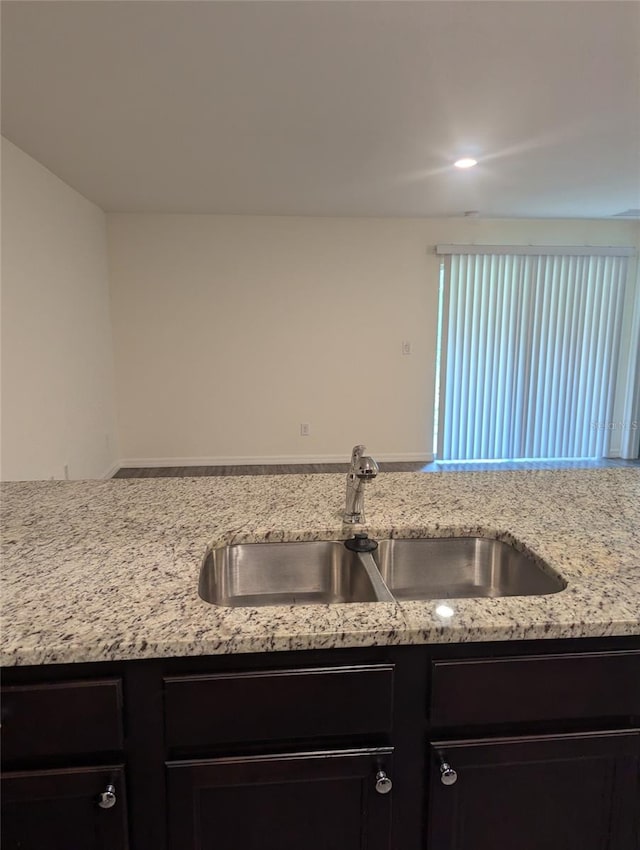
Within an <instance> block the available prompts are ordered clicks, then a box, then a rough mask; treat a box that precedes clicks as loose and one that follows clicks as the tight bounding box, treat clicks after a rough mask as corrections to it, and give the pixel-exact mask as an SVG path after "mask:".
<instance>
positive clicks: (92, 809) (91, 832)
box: [2, 766, 128, 850]
mask: <svg viewBox="0 0 640 850" xmlns="http://www.w3.org/2000/svg"><path fill="white" fill-rule="evenodd" d="M108 785H112V786H113V787H114V788H115V796H116V800H115V804H114V805H113V806H111V807H110V808H101V807H100V806H99V805H98V801H99V798H100V794H101V793H103V792H104V791H105V790H106V788H107V786H108ZM109 802H110V800H109ZM127 847H128V840H127V817H126V807H125V797H124V771H123V769H122V767H121V766H116V767H100V768H78V769H71V770H43V771H24V772H15V773H3V774H2V850H126V848H127Z"/></svg>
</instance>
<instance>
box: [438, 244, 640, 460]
mask: <svg viewBox="0 0 640 850" xmlns="http://www.w3.org/2000/svg"><path fill="white" fill-rule="evenodd" d="M446 249H447V246H439V247H438V251H439V253H443V254H447V256H446V259H445V287H444V304H443V310H442V317H443V328H442V352H441V376H440V394H441V395H440V402H439V410H440V425H439V429H438V442H439V446H438V455H439V457H440V458H441V459H443V460H491V459H506V458H571V457H581V458H584V457H601V456H603V455H605V454H606V452H607V448H608V438H609V436H610V433H611V432H610V429H609V428H608V427H607V423H609V422H610V421H611V420H612V418H613V404H614V393H615V385H616V376H617V368H618V353H619V347H620V331H621V324H622V312H623V303H624V292H625V285H626V277H627V256H628V253H627V252H626V251H625V249H620V254H623V255H622V256H616V255H614V254H613V253H612V252H609V253H608V254H607V253H605V254H604V255H602V254H598V255H594V254H588V253H586V252H584V251H583V252H580V251H578V252H577V253H575V254H574V253H573V252H571V253H569V252H568V251H567V253H561V252H560V251H559V250H554V251H553V252H550V253H524V252H523V253H508V249H504V250H501V251H499V252H496V253H491V252H490V251H488V250H485V251H483V252H482V253H472V251H473V250H474V249H473V248H469V249H468V251H465V252H461V253H456V252H454V251H450V252H449V251H447V250H446ZM476 250H477V249H476ZM496 250H497V249H496Z"/></svg>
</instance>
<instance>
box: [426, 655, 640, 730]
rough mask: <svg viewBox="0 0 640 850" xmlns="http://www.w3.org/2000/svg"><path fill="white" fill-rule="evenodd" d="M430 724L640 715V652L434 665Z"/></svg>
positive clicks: (520, 721) (454, 724) (452, 662)
mask: <svg viewBox="0 0 640 850" xmlns="http://www.w3.org/2000/svg"><path fill="white" fill-rule="evenodd" d="M429 714H430V720H431V725H432V726H435V727H439V728H445V727H453V726H456V727H458V726H473V725H491V724H494V723H525V722H536V721H547V720H565V719H575V720H580V719H582V718H596V717H602V718H605V717H628V716H632V717H638V716H640V652H635V651H629V652H616V653H613V652H611V653H610V652H601V653H592V654H588V655H587V654H574V655H546V656H531V657H528V658H495V659H489V660H474V659H468V660H464V661H434V662H433V663H432V681H431V701H430V712H429Z"/></svg>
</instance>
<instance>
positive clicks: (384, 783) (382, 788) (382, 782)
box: [376, 770, 393, 794]
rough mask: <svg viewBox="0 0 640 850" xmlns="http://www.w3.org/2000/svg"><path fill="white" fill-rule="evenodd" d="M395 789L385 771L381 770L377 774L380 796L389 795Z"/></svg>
mask: <svg viewBox="0 0 640 850" xmlns="http://www.w3.org/2000/svg"><path fill="white" fill-rule="evenodd" d="M392 788H393V782H392V781H391V780H390V779H389V777H388V776H387V774H386V773H385V772H384V770H379V771H378V772H377V773H376V791H377V792H378V794H388V793H389V791H391V789H392Z"/></svg>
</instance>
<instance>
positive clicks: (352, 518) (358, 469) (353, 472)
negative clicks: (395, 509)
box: [342, 446, 379, 523]
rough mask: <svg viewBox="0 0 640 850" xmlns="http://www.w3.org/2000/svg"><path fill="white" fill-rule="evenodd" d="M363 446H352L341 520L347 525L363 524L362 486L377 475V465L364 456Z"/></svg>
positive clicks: (364, 449)
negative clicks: (344, 504)
mask: <svg viewBox="0 0 640 850" xmlns="http://www.w3.org/2000/svg"><path fill="white" fill-rule="evenodd" d="M365 451H366V448H365V447H364V446H354V447H353V450H352V452H351V466H350V467H349V472H348V473H347V499H346V506H345V510H344V513H343V514H342V519H343V520H344V522H349V523H363V522H364V521H365V519H364V485H365V484H366V483H367V482H368V481H371V480H372V479H373V478H375V477H376V475H377V474H378V471H379V470H378V464H377V463H376V462H375V460H374V459H373V458H372V457H368V456H367V455H365Z"/></svg>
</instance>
